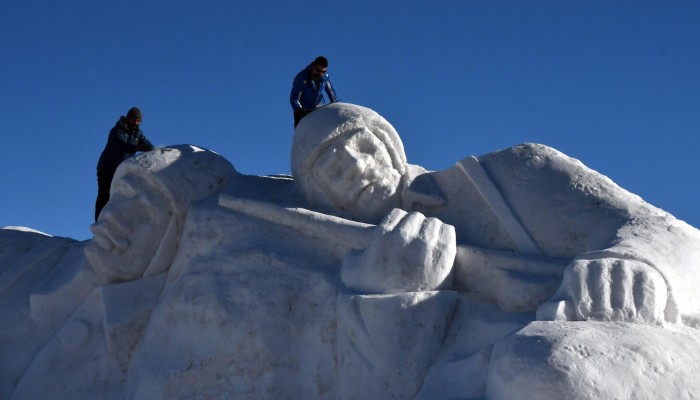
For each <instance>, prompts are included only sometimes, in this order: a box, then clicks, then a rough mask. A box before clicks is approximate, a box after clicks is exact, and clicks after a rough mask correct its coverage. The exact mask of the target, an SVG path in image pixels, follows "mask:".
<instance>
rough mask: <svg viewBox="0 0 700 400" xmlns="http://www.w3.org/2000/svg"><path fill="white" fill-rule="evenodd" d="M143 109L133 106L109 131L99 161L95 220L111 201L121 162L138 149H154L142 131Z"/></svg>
mask: <svg viewBox="0 0 700 400" xmlns="http://www.w3.org/2000/svg"><path fill="white" fill-rule="evenodd" d="M141 118H142V114H141V110H140V109H138V107H132V108H130V109H129V111H128V112H127V113H126V117H124V116H121V117H120V118H119V121H117V123H116V125H114V128H112V130H111V131H109V137H108V139H107V145H106V146H105V148H104V150H102V154H101V155H100V160H99V161H98V162H97V200H96V201H95V222H97V218H98V217H99V216H100V211H102V208H103V207H104V206H105V204H107V202H108V201H109V188H110V186H111V185H112V178H113V177H114V172H115V171H116V170H117V167H118V166H119V164H121V162H122V161H124V160H125V159H127V158H128V157H129V156H131V155H133V154H135V153H136V152H137V151H150V150H153V144H152V143H151V142H150V141H149V140H148V139H146V136H145V135H144V134H143V132H141V129H140V128H139V125H141Z"/></svg>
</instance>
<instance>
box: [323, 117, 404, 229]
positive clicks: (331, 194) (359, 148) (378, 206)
mask: <svg viewBox="0 0 700 400" xmlns="http://www.w3.org/2000/svg"><path fill="white" fill-rule="evenodd" d="M313 176H314V179H315V181H316V182H317V183H318V184H319V185H320V186H321V188H323V191H324V193H325V194H326V195H327V196H328V198H329V199H330V200H331V201H332V202H333V203H334V205H335V206H336V207H338V208H339V209H341V210H344V211H349V212H351V213H353V214H355V215H357V216H359V217H362V218H366V219H378V218H379V219H381V218H382V217H383V216H384V215H385V214H386V213H388V212H389V211H390V210H391V209H392V208H394V207H396V206H397V204H398V189H399V185H400V183H401V174H400V172H399V171H398V170H396V168H395V167H394V165H393V164H392V160H391V156H390V155H389V152H388V150H387V148H386V144H384V143H383V142H382V141H381V140H379V138H377V136H376V135H374V134H373V133H372V132H370V131H369V130H368V129H366V128H357V129H355V130H352V131H350V132H347V133H345V134H343V135H341V136H339V137H338V138H337V139H335V140H334V141H333V143H331V144H330V146H328V147H327V148H326V149H325V150H324V151H323V152H322V153H321V154H320V156H319V157H318V160H317V161H316V163H315V164H314V166H313Z"/></svg>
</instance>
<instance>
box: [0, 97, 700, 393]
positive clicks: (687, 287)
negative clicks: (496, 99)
mask: <svg viewBox="0 0 700 400" xmlns="http://www.w3.org/2000/svg"><path fill="white" fill-rule="evenodd" d="M292 173H293V179H292V177H290V176H283V175H273V176H251V175H243V174H239V173H237V172H236V171H235V170H234V168H233V167H232V166H231V164H230V163H228V161H226V160H225V159H223V157H221V156H219V155H217V154H215V153H213V152H209V151H207V150H204V149H200V148H197V147H194V146H173V147H170V148H164V149H156V150H155V151H153V152H148V153H146V154H143V155H140V156H138V157H136V158H134V159H129V160H127V161H125V162H124V163H122V165H121V166H120V169H119V170H118V171H117V174H116V176H115V181H114V184H113V187H112V192H113V194H112V198H111V199H110V202H109V204H108V205H107V207H106V208H105V209H104V210H103V212H102V213H101V216H100V219H99V220H98V221H97V222H96V224H95V225H94V226H93V227H92V231H93V233H94V235H95V238H94V239H92V240H90V241H87V242H83V243H80V244H75V243H73V242H70V241H69V242H66V243H64V242H61V243H58V242H56V244H55V245H56V246H63V247H61V248H62V249H63V250H62V251H63V252H64V253H61V254H60V257H59V258H60V261H59V262H57V265H55V266H54V265H53V264H50V263H49V264H46V265H44V264H41V263H37V264H32V265H36V271H37V272H36V277H37V279H35V282H34V283H33V284H27V285H24V286H23V285H16V284H14V283H12V284H6V283H7V282H10V281H11V279H9V278H5V276H9V275H4V274H3V275H0V284H5V287H6V288H9V289H5V291H4V292H3V286H0V296H2V295H3V293H9V292H10V291H12V290H15V291H21V292H22V293H24V298H28V300H27V301H26V304H25V305H24V306H22V307H23V308H22V307H20V308H19V309H20V310H23V311H21V312H20V313H18V314H16V316H17V317H18V318H16V319H17V320H21V321H23V322H20V324H21V325H22V326H21V328H22V331H30V330H32V329H35V330H38V331H40V332H41V334H40V335H38V336H36V337H37V339H36V340H37V341H38V342H37V343H35V344H33V343H30V344H29V345H27V344H23V343H20V344H19V345H14V344H13V345H12V346H10V347H9V348H3V353H2V354H8V353H10V352H11V351H12V350H14V349H20V350H22V349H25V350H26V349H33V350H34V351H33V352H29V351H24V356H22V357H19V360H20V361H22V362H21V363H3V364H2V366H3V368H4V369H7V370H9V371H10V372H11V373H10V374H9V375H5V374H4V373H3V374H0V377H2V379H3V381H2V383H3V385H11V388H10V390H5V391H3V392H2V393H0V394H2V395H3V396H4V397H10V398H16V399H19V398H38V397H42V396H43V395H45V394H46V393H52V394H54V395H56V396H59V397H60V396H61V395H63V396H64V397H70V398H94V397H98V396H99V397H110V396H111V397H115V398H130V399H153V398H203V397H204V398H251V399H253V398H255V399H258V398H275V399H279V398H295V399H296V398H322V399H333V398H338V399H351V398H362V399H365V398H419V399H449V398H479V397H484V396H486V398H490V399H491V398H493V399H500V398H514V397H519V398H527V397H528V396H530V397H531V398H551V399H559V398H566V397H567V396H569V395H570V394H571V393H573V392H574V391H575V393H578V394H581V395H580V397H581V398H613V397H617V398H620V397H629V398H633V397H639V396H640V394H642V395H644V396H647V397H649V396H651V397H654V394H656V393H662V394H666V395H667V394H669V393H672V394H676V393H677V394H678V396H676V397H683V393H680V392H679V391H681V390H686V392H685V394H688V393H690V394H691V395H695V394H696V393H698V392H700V387H698V384H697V383H695V381H696V378H695V377H696V375H697V373H700V371H699V370H698V369H700V367H698V368H695V369H693V368H689V369H687V370H684V369H683V368H679V367H676V366H675V365H674V361H677V360H682V361H684V362H682V363H681V364H680V365H682V366H687V365H693V364H692V361H688V360H693V359H694V358H697V357H700V346H698V342H700V334H698V333H697V330H696V329H693V328H689V326H694V325H696V324H697V317H696V314H697V311H698V307H697V304H698V303H697V302H698V299H697V295H696V294H695V291H694V290H693V289H694V286H695V285H696V284H697V283H698V282H697V280H698V279H700V278H698V277H696V276H694V275H697V274H694V271H695V269H696V268H697V267H696V263H697V262H698V260H700V257H697V256H698V243H700V240H699V238H700V236H699V235H698V232H697V230H696V229H695V228H692V227H690V226H688V225H687V224H684V223H682V222H681V221H678V220H676V219H675V218H673V217H672V216H670V215H668V214H667V213H664V212H663V211H661V210H659V209H657V208H655V207H653V206H651V205H649V204H647V203H645V202H644V201H642V200H641V199H639V198H638V197H637V196H635V195H632V194H630V193H629V192H626V191H624V190H623V189H621V188H619V187H618V186H617V185H615V184H614V183H612V181H610V180H609V179H607V178H605V177H604V176H602V175H600V174H598V173H596V172H595V171H592V170H590V169H588V168H586V167H585V166H584V165H583V164H581V163H580V162H578V161H576V160H574V159H571V158H569V157H566V156H565V155H563V154H561V153H559V152H557V151H556V150H554V149H551V148H548V147H546V146H542V145H534V144H525V145H520V146H515V147H513V148H510V149H505V150H501V151H497V152H494V153H490V154H487V155H485V156H481V157H478V158H476V157H469V158H466V159H464V160H461V161H459V162H458V163H457V164H456V165H455V167H453V168H449V169H447V170H444V171H427V170H425V169H424V168H422V167H419V166H415V165H411V164H408V163H407V161H406V156H405V154H404V151H403V145H402V144H401V140H400V138H399V136H398V134H397V133H396V131H395V130H394V128H393V127H392V126H391V125H390V124H389V123H388V122H387V121H386V120H385V119H384V118H382V117H381V116H380V115H378V114H377V113H375V112H374V111H372V110H369V109H367V108H364V107H360V106H356V105H351V104H341V103H338V104H332V105H329V106H327V107H323V108H320V109H318V110H316V111H314V112H313V113H311V114H309V115H308V116H307V117H305V118H304V119H303V120H302V121H301V122H300V123H299V125H298V126H297V129H296V133H295V138H294V145H293V149H292ZM145 221H148V222H147V223H146V222H145ZM1 255H2V254H0V256H1ZM14 262H15V263H17V262H18V261H14ZM20 264H22V265H20ZM29 264H30V263H29V262H26V263H25V262H20V263H19V264H16V265H20V267H22V266H24V265H29ZM20 269H22V268H14V267H12V268H10V270H20ZM32 271H34V267H32ZM40 271H41V274H43V275H41V274H40V273H39V272H40ZM32 273H33V272H32ZM20 275H21V276H22V278H24V277H25V276H29V275H22V274H15V275H14V276H20ZM38 277H41V279H38ZM19 281H21V282H30V281H32V280H31V279H30V280H25V279H20V280H18V282H19ZM37 282H40V283H37ZM13 298H17V297H16V296H13ZM20 314H21V315H20ZM13 315H14V314H13ZM22 318H24V320H22ZM536 319H540V320H541V321H536ZM545 320H546V321H545ZM551 320H554V321H551ZM568 320H584V321H586V322H569V321H568ZM610 321H614V322H615V323H614V324H611V323H609V322H610ZM7 332H8V331H6V330H0V339H5V338H6V337H10V338H11V339H12V340H16V339H17V338H18V337H19V336H20V335H19V334H17V333H16V332H15V331H12V332H13V333H12V334H11V335H7V334H6V333H7ZM629 333H633V335H629ZM40 339H41V340H40ZM0 343H4V342H0ZM606 343H611V344H610V345H609V346H607V347H605V346H606ZM658 343H662V344H663V343H670V344H672V345H673V346H672V350H670V351H666V349H664V348H663V345H662V344H658ZM0 346H1V345H0ZM7 349H9V350H7ZM523 349H526V351H522V350H523ZM678 349H683V352H682V354H680V353H679V352H678ZM30 353H31V354H30ZM669 353H670V355H669ZM621 360H622V361H621ZM616 363H618V364H619V363H626V364H628V365H630V366H631V368H636V367H639V368H640V369H641V370H633V371H632V372H629V373H620V372H619V371H621V369H619V368H617V367H616V365H615V364H616ZM15 365H16V366H15ZM599 366H603V368H604V369H605V373H604V376H601V372H600V371H598V369H599ZM3 372H5V371H3ZM666 373H670V374H671V375H673V376H674V380H673V381H672V382H671V381H668V380H665V379H664V378H665V375H664V374H666ZM5 376H9V377H10V378H5ZM86 376H89V377H90V379H88V380H85V379H82V378H84V377H86ZM639 376H644V377H645V379H639V378H638V377H639ZM37 382H40V383H41V384H37ZM669 382H670V383H669ZM5 387H6V386H5ZM587 388H589V389H590V388H592V389H590V390H588V391H586V390H587ZM3 389H5V388H4V387H3ZM5 395H7V396H5ZM657 397H658V396H657Z"/></svg>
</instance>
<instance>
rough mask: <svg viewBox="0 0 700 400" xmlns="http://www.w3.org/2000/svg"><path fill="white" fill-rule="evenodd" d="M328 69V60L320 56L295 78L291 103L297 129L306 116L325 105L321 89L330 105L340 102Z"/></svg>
mask: <svg viewBox="0 0 700 400" xmlns="http://www.w3.org/2000/svg"><path fill="white" fill-rule="evenodd" d="M327 69H328V60H327V59H326V57H323V56H318V57H316V59H315V60H314V61H313V62H312V63H311V64H309V65H308V66H307V67H306V68H304V69H303V70H301V71H300V72H299V73H298V74H297V76H296V77H295V78H294V84H293V85H292V93H291V94H290V95H289V101H290V103H291V104H292V109H293V110H294V127H295V128H296V126H297V124H298V123H299V121H301V119H302V118H304V116H305V115H306V114H308V113H310V112H311V111H313V110H314V109H315V108H316V107H318V106H320V105H323V104H324V98H323V90H321V89H324V90H325V92H326V95H327V96H328V102H329V103H335V102H336V101H338V95H337V94H336V92H335V88H334V87H333V83H332V82H331V77H330V76H328V73H327V72H326V70H327Z"/></svg>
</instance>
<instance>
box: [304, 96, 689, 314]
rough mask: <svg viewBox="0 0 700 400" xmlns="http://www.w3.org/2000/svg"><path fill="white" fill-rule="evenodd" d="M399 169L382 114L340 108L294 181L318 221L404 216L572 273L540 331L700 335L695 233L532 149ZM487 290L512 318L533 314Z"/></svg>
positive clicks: (321, 115)
mask: <svg viewBox="0 0 700 400" xmlns="http://www.w3.org/2000/svg"><path fill="white" fill-rule="evenodd" d="M405 159H406V157H405V155H404V153H403V146H402V144H401V141H400V139H399V137H398V134H397V133H396V131H395V130H394V129H393V128H392V127H391V125H390V124H389V123H388V122H387V121H386V120H384V119H383V118H382V117H381V116H380V115H379V114H377V113H376V112H374V111H372V110H369V109H367V108H364V107H361V106H356V105H352V104H343V103H339V104H333V105H329V106H327V107H324V108H323V109H321V110H318V112H315V113H313V114H312V115H310V116H309V118H308V119H306V120H305V123H300V124H299V126H298V128H297V130H296V134H295V137H294V143H293V150H292V171H293V174H294V177H295V180H296V181H297V183H298V185H299V187H300V188H301V190H302V192H303V193H304V195H305V196H306V198H307V199H308V200H309V202H310V203H311V204H312V205H314V206H316V207H319V208H320V209H324V210H328V211H329V212H332V213H337V214H343V215H347V216H349V217H351V218H354V219H359V220H362V221H366V222H372V223H377V222H378V218H381V216H383V215H386V214H387V213H388V212H389V211H390V210H391V209H392V208H394V207H395V206H396V205H397V204H400V205H401V207H402V208H403V209H405V210H407V211H420V212H422V213H423V214H425V215H427V216H432V217H436V218H438V219H440V220H441V221H443V222H445V223H448V224H451V225H454V226H455V228H456V230H457V240H458V241H459V242H460V243H462V244H468V245H477V246H481V247H484V248H489V249H494V250H501V251H509V252H518V253H521V254H525V255H528V254H529V255H533V256H544V257H546V258H548V259H550V260H551V261H552V262H553V263H555V264H556V262H557V261H556V260H560V261H561V262H564V263H568V264H569V265H568V267H567V268H566V270H565V272H564V280H563V283H562V285H561V287H560V289H559V291H558V292H557V294H556V296H555V297H554V298H553V299H552V301H551V302H550V303H548V304H546V305H545V306H543V307H541V308H540V311H539V314H540V318H542V319H566V320H586V319H600V320H613V321H641V322H652V323H661V322H663V321H668V322H682V321H683V320H686V321H688V322H689V323H695V322H694V321H695V314H696V313H697V312H698V310H699V309H700V296H697V295H695V294H694V289H693V288H695V287H697V285H698V283H700V275H699V274H697V273H696V271H697V268H698V264H699V263H700V246H698V245H699V244H700V235H699V234H698V231H697V230H696V229H695V228H693V227H691V226H689V225H687V224H685V223H683V222H682V221H678V220H676V219H675V218H673V217H672V216H671V215H669V214H668V213H665V212H663V211H662V210H659V209H657V208H655V207H653V206H651V205H649V204H647V203H646V202H644V201H643V200H642V199H641V198H639V197H638V196H635V195H633V194H631V193H629V192H627V191H625V190H624V189H622V188H620V187H619V186H617V185H615V184H614V183H613V182H612V181H611V180H609V179H608V178H606V177H605V176H603V175H600V174H599V173H597V172H595V171H592V170H590V169H588V168H586V167H585V166H584V165H583V164H581V163H580V162H579V161H577V160H574V159H572V158H570V157H567V156H565V155H563V154H561V153H559V152H557V151H556V150H554V149H552V148H549V147H546V146H543V145H536V144H524V145H520V146H516V147H513V148H509V149H505V150H501V151H497V152H494V153H490V154H487V155H485V156H482V157H479V158H475V157H469V158H466V159H464V160H461V161H459V162H458V163H457V164H456V166H455V167H453V168H451V169H449V170H446V171H438V172H432V171H426V170H424V169H422V168H421V167H418V166H412V165H408V164H407V163H406V162H405V161H404V160H405ZM387 171H389V172H387ZM342 194H344V196H345V197H343V196H342ZM353 200H355V201H353ZM460 258H462V257H460V256H459V254H458V260H457V263H458V264H459V266H458V267H457V268H456V270H455V274H456V277H455V278H456V279H457V280H458V282H457V284H460V285H461V284H464V285H468V286H472V284H471V283H469V282H468V281H469V280H473V279H474V276H467V275H466V274H465V273H464V272H465V270H469V269H473V268H475V267H474V266H472V265H469V263H470V260H466V259H460ZM465 258H468V257H465ZM537 269H538V268H537V267H535V268H532V270H531V271H522V272H530V273H537V272H538V271H537ZM539 270H541V271H547V272H548V273H551V272H552V271H551V269H549V268H539ZM470 272H471V271H470ZM462 278H463V279H464V282H460V281H461V280H462ZM489 286H493V285H489ZM487 290H490V291H494V292H493V293H488V295H489V296H491V297H492V298H495V299H496V300H497V301H500V305H502V306H504V307H506V308H508V309H514V310H522V309H524V307H523V306H526V307H529V305H518V304H511V303H509V302H508V300H506V298H505V296H506V294H504V293H498V292H497V288H494V287H490V288H489V289H487ZM505 290H507V291H510V290H511V288H510V287H507V288H505ZM611 297H612V298H611ZM542 300H544V299H542ZM526 307H525V308H526Z"/></svg>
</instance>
